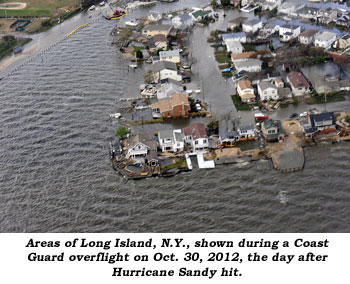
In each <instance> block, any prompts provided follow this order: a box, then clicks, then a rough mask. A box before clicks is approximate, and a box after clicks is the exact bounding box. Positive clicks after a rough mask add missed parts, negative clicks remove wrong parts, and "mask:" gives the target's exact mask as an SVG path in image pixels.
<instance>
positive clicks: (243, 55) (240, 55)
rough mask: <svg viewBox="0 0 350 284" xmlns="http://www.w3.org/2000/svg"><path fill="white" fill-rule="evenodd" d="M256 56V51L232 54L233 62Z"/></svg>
mask: <svg viewBox="0 0 350 284" xmlns="http://www.w3.org/2000/svg"><path fill="white" fill-rule="evenodd" d="M255 56H256V52H255V51H249V52H243V53H232V54H231V58H232V60H237V59H247V58H253V57H255Z"/></svg>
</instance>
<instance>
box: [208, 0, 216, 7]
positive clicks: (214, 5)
mask: <svg viewBox="0 0 350 284" xmlns="http://www.w3.org/2000/svg"><path fill="white" fill-rule="evenodd" d="M210 5H212V6H213V7H216V6H217V5H218V3H217V2H216V0H211V1H210Z"/></svg>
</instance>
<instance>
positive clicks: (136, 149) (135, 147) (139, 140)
mask: <svg viewBox="0 0 350 284" xmlns="http://www.w3.org/2000/svg"><path fill="white" fill-rule="evenodd" d="M151 146H153V143H152V141H151V140H150V139H149V138H148V137H146V136H145V135H143V134H141V133H135V134H131V135H130V136H129V138H128V143H127V153H126V158H127V159H128V158H131V159H134V160H136V161H140V162H144V161H145V159H146V158H147V154H148V152H149V150H151Z"/></svg>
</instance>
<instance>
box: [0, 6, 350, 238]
mask: <svg viewBox="0 0 350 284" xmlns="http://www.w3.org/2000/svg"><path fill="white" fill-rule="evenodd" d="M188 2H190V1H178V2H176V3H177V4H175V5H178V6H176V7H175V8H178V7H181V8H182V7H184V6H185V5H188ZM192 2H193V3H194V2H196V3H194V4H193V3H192V4H191V5H188V6H195V5H199V4H201V3H202V4H203V3H205V2H207V1H192ZM165 7H166V8H165ZM170 7H171V5H167V6H165V5H159V6H156V7H153V8H152V9H153V10H154V9H170ZM96 13H98V11H96ZM141 13H143V12H142V10H138V11H135V14H137V15H139V14H141ZM131 16H132V15H130V17H131ZM96 17H97V16H96ZM128 17H129V16H128ZM126 20H127V19H126ZM88 21H90V22H91V24H89V25H88V26H87V27H86V28H84V29H83V30H81V31H79V32H78V33H76V34H75V35H73V36H71V37H69V38H67V39H65V40H63V41H60V42H59V43H58V44H56V45H55V46H53V47H51V48H49V49H47V50H46V48H47V47H49V46H51V45H52V44H53V43H55V42H56V41H58V40H59V39H60V38H61V37H62V36H64V35H66V34H68V33H69V32H70V31H72V30H73V29H74V28H76V27H77V26H78V25H80V24H82V23H84V22H88ZM93 21H94V17H92V18H88V14H81V15H79V16H78V17H77V18H73V19H72V20H70V21H69V22H67V23H66V24H64V25H62V26H61V27H57V28H55V29H54V30H52V31H51V32H50V33H48V34H47V39H46V40H47V41H45V37H44V35H41V36H40V38H41V39H40V40H39V43H40V46H39V48H38V50H37V51H36V53H34V54H33V59H32V60H30V61H28V58H23V59H21V60H20V61H19V63H17V64H20V65H19V66H21V67H20V68H17V70H16V71H14V72H13V73H12V74H11V75H10V76H6V77H5V78H4V79H3V80H2V81H0V105H1V109H0V122H1V123H0V133H1V135H0V145H1V147H0V173H1V174H0V214H1V216H2V218H1V219H0V231H1V232H349V231H350V217H349V216H350V183H349V170H350V156H349V151H350V144H338V145H333V146H330V145H324V146H321V147H318V148H309V149H307V150H306V167H305V169H304V170H303V171H300V172H295V173H288V174H283V173H279V172H276V171H275V170H273V169H272V167H271V164H270V162H268V161H260V162H254V163H243V164H236V165H227V166H218V167H217V168H216V169H214V170H199V169H195V170H194V171H193V172H191V173H187V174H183V175H179V176H176V177H173V178H167V179H165V178H154V179H146V180H141V181H126V180H125V179H123V178H122V177H120V176H119V175H118V174H117V173H116V172H115V171H114V170H113V169H112V166H111V163H110V161H109V155H108V143H109V140H110V138H111V136H112V134H113V133H114V132H115V130H116V127H117V126H116V125H115V124H113V123H111V121H110V120H109V118H108V115H109V113H113V112H115V111H116V109H117V108H118V103H119V98H121V97H126V96H129V95H130V94H131V93H132V92H134V90H135V89H136V87H135V86H138V85H139V83H140V82H139V80H140V78H142V73H141V72H142V71H141V70H137V71H136V73H128V68H127V65H128V62H127V61H126V60H125V59H124V58H123V57H122V56H121V55H120V54H119V52H118V51H117V50H116V48H115V46H113V45H111V41H112V39H111V38H110V36H109V33H110V31H111V29H112V28H113V26H114V24H115V23H114V22H109V21H104V20H103V21H97V22H93ZM67 31H68V32H67ZM206 33H207V30H206V29H199V30H197V31H196V32H195V37H201V36H205V35H206ZM43 50H45V52H42V51H43ZM39 53H40V56H36V54H39ZM204 53H205V52H204ZM34 56H36V57H34ZM23 62H26V63H25V64H23ZM210 62H212V61H210ZM22 64H23V65H22ZM201 64H204V63H198V65H197V66H196V67H195V71H196V72H198V71H199V72H202V71H203V73H202V74H203V75H202V76H203V78H204V79H205V82H206V83H205V89H206V97H207V98H208V99H209V101H212V102H217V104H216V111H220V106H223V107H226V109H233V108H232V107H233V105H232V102H231V101H230V99H229V98H227V95H228V94H222V93H221V90H224V89H225V88H222V89H220V88H218V87H217V86H220V84H224V83H225V82H224V81H217V80H219V77H218V76H217V75H215V74H218V72H216V73H215V72H212V71H210V68H208V65H207V66H205V64H204V65H201ZM16 66H18V65H14V66H10V67H9V68H8V69H6V70H3V71H2V75H4V74H7V72H10V71H11V70H13V69H14V68H15V67H16ZM208 75H209V76H210V75H212V77H207V76H208ZM219 75H220V74H219ZM197 76H199V75H197ZM220 79H221V80H222V78H220ZM216 81H217V82H216ZM210 86H211V87H210ZM215 98H216V99H215ZM229 102H230V103H231V105H230V104H228V103H229ZM343 104H345V105H346V107H347V108H349V103H348V102H345V103H343ZM233 112H235V111H234V110H233ZM281 115H282V114H281Z"/></svg>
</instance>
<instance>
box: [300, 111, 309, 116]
mask: <svg viewBox="0 0 350 284" xmlns="http://www.w3.org/2000/svg"><path fill="white" fill-rule="evenodd" d="M307 114H308V113H307V111H304V112H302V113H301V114H299V116H300V117H306V116H307Z"/></svg>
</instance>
